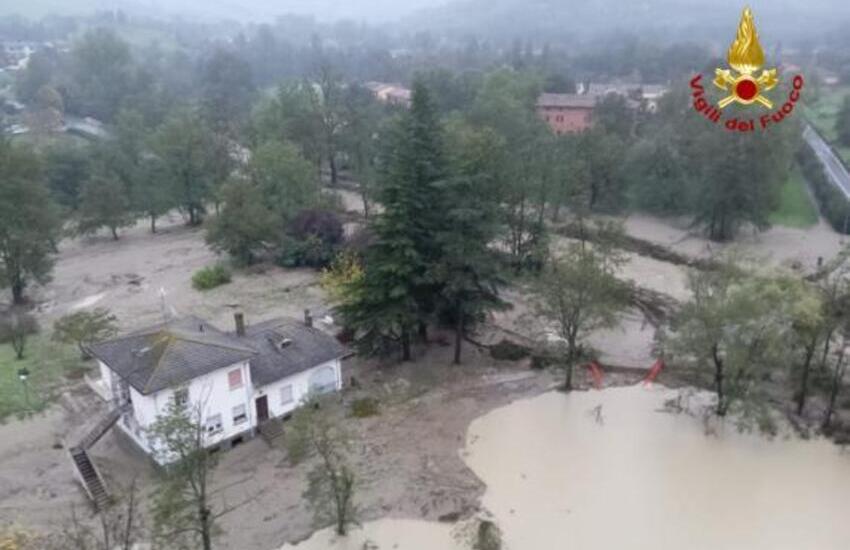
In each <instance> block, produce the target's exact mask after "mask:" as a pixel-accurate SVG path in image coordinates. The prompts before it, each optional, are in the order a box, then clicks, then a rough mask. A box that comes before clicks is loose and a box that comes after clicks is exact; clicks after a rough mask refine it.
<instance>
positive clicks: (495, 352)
mask: <svg viewBox="0 0 850 550" xmlns="http://www.w3.org/2000/svg"><path fill="white" fill-rule="evenodd" d="M490 355H491V356H492V357H493V359H496V360H498V361H519V360H520V359H525V358H526V357H528V356H529V355H531V350H530V349H528V348H527V347H525V346H521V345H520V344H517V343H516V342H511V341H510V340H502V341H501V342H499V343H498V344H496V345H495V346H493V347H491V348H490Z"/></svg>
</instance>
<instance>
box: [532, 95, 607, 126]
mask: <svg viewBox="0 0 850 550" xmlns="http://www.w3.org/2000/svg"><path fill="white" fill-rule="evenodd" d="M594 107H596V97H595V96H592V95H579V94H542V95H541V96H540V97H539V98H538V99H537V116H539V117H540V119H541V120H543V121H544V122H546V123H547V124H548V125H549V127H550V128H551V129H552V131H553V132H555V133H556V134H558V135H561V134H574V133H578V132H583V131H584V130H587V129H588V128H590V127H591V125H592V124H593V109H594Z"/></svg>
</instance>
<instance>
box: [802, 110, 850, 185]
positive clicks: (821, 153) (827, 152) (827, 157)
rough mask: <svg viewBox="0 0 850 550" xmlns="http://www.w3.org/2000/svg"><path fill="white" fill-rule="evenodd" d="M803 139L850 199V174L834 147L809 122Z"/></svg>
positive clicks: (829, 176)
mask: <svg viewBox="0 0 850 550" xmlns="http://www.w3.org/2000/svg"><path fill="white" fill-rule="evenodd" d="M803 139H805V140H806V143H808V144H809V146H810V147H811V148H812V150H813V151H814V152H815V154H816V155H817V156H818V159H820V162H821V164H822V165H823V168H824V172H825V173H826V175H827V177H828V178H829V181H830V182H832V184H833V185H835V187H837V188H838V189H839V190H840V191H841V192H842V193H844V196H845V197H846V198H847V199H848V200H850V174H848V173H847V168H845V167H844V164H843V163H842V162H841V160H840V159H839V158H838V157H837V156H836V155H835V152H834V151H833V150H832V147H830V146H829V144H828V143H827V142H826V141H824V139H823V138H822V137H821V136H820V134H818V133H817V132H816V131H815V130H814V129H813V128H812V127H811V126H810V125H809V124H806V128H805V130H803Z"/></svg>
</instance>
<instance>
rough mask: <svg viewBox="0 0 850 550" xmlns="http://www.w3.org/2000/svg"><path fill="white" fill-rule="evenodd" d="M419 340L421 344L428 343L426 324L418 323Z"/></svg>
mask: <svg viewBox="0 0 850 550" xmlns="http://www.w3.org/2000/svg"><path fill="white" fill-rule="evenodd" d="M419 339H420V340H422V342H423V343H426V344H427V343H428V323H426V322H424V321H419Z"/></svg>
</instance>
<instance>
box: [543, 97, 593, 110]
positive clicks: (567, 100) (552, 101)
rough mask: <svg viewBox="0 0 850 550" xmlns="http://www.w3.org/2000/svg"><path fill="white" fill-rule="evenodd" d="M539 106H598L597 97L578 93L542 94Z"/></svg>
mask: <svg viewBox="0 0 850 550" xmlns="http://www.w3.org/2000/svg"><path fill="white" fill-rule="evenodd" d="M537 106H538V107H541V108H544V109H545V108H561V107H567V108H574V109H592V108H593V107H595V106H596V97H595V96H592V95H578V94H540V97H539V98H537Z"/></svg>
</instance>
